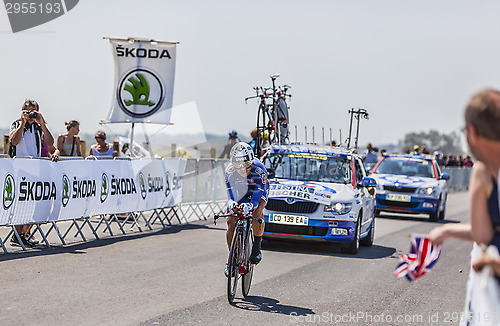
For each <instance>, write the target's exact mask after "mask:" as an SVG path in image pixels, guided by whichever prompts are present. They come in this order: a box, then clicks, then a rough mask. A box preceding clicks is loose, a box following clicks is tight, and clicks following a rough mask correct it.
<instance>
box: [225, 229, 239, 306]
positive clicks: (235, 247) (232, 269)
mask: <svg viewBox="0 0 500 326" xmlns="http://www.w3.org/2000/svg"><path fill="white" fill-rule="evenodd" d="M241 237H242V234H241V231H240V232H238V231H236V234H235V235H234V237H233V242H232V243H231V250H230V251H229V266H228V267H229V275H228V277H227V300H228V301H229V303H230V304H233V302H234V296H235V295H236V289H237V288H238V279H239V276H240V274H239V265H240V257H241V246H242V242H241Z"/></svg>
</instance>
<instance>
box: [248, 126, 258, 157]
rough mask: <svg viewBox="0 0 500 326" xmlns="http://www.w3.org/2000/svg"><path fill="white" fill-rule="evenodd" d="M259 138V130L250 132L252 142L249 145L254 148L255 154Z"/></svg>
mask: <svg viewBox="0 0 500 326" xmlns="http://www.w3.org/2000/svg"><path fill="white" fill-rule="evenodd" d="M257 136H258V131H257V128H255V129H253V130H252V131H250V137H252V140H251V141H250V142H249V143H248V144H249V145H250V146H252V149H253V151H254V153H255V146H256V145H257Z"/></svg>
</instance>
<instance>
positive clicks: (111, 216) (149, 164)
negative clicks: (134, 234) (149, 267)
mask: <svg viewBox="0 0 500 326" xmlns="http://www.w3.org/2000/svg"><path fill="white" fill-rule="evenodd" d="M185 166H186V160H182V159H154V158H153V159H129V158H115V159H111V158H95V157H92V158H88V159H85V160H84V159H82V158H61V161H60V162H52V161H50V160H48V159H45V158H31V157H16V158H9V157H8V156H5V155H3V156H0V182H2V183H1V184H0V185H1V187H2V189H3V194H2V202H3V205H2V206H3V209H0V226H3V227H7V228H9V229H10V231H9V232H8V233H7V235H6V236H3V235H0V246H1V247H2V249H3V251H4V252H7V248H6V246H5V243H6V241H7V240H8V239H9V238H10V237H12V236H13V237H16V238H17V239H18V242H19V244H20V246H21V247H22V248H23V250H26V247H25V245H24V244H23V242H22V241H21V238H20V235H19V234H18V232H17V230H16V226H17V225H33V227H32V228H31V232H30V235H29V236H32V235H34V234H35V233H38V234H39V235H40V236H41V238H42V241H43V243H44V244H45V245H47V246H48V247H50V243H49V240H48V239H47V237H48V236H49V234H50V233H51V232H55V233H56V234H57V237H58V238H59V240H60V241H61V243H62V244H63V245H64V244H66V239H67V237H69V234H70V232H71V231H72V230H73V229H74V230H75V232H76V234H75V236H79V237H80V238H81V239H82V240H83V241H87V239H86V236H85V234H84V232H83V228H84V227H88V229H89V230H90V231H91V234H93V236H94V237H95V238H96V239H98V238H99V235H98V233H97V231H98V230H99V229H100V228H101V227H102V228H103V232H107V233H109V234H110V235H111V236H112V235H113V226H116V227H117V228H118V230H119V231H121V233H123V234H125V233H126V231H125V225H126V224H127V226H130V227H131V228H137V229H138V230H139V231H142V230H143V228H147V229H149V230H152V229H153V227H152V225H153V224H155V223H159V224H161V225H162V227H165V226H167V225H172V222H173V221H174V219H176V220H177V221H178V222H179V223H183V222H187V219H186V216H181V215H179V214H177V210H176V206H178V205H179V204H180V203H181V201H182V176H183V174H184V170H185ZM147 212H150V213H147ZM91 218H92V220H91ZM62 224H64V225H65V226H66V231H65V232H61V230H60V228H59V225H62ZM141 224H142V225H141ZM47 227H48V229H47ZM44 228H45V230H44ZM115 229H116V228H115Z"/></svg>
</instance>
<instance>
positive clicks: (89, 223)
mask: <svg viewBox="0 0 500 326" xmlns="http://www.w3.org/2000/svg"><path fill="white" fill-rule="evenodd" d="M84 219H85V222H83V224H82V227H83V226H84V225H85V223H87V225H88V226H89V228H90V229H91V230H92V233H93V234H94V237H95V238H96V239H99V236H98V235H97V232H96V230H94V227H93V226H92V223H91V222H90V216H87V217H84Z"/></svg>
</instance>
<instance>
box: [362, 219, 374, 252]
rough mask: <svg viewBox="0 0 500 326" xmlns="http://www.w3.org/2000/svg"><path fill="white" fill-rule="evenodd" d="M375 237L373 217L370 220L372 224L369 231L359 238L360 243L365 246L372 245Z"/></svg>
mask: <svg viewBox="0 0 500 326" xmlns="http://www.w3.org/2000/svg"><path fill="white" fill-rule="evenodd" d="M374 239H375V219H373V220H372V224H371V225H370V231H369V232H368V234H367V235H366V237H364V238H363V239H361V241H360V244H361V245H362V246H365V247H371V246H372V245H373V240H374Z"/></svg>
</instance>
